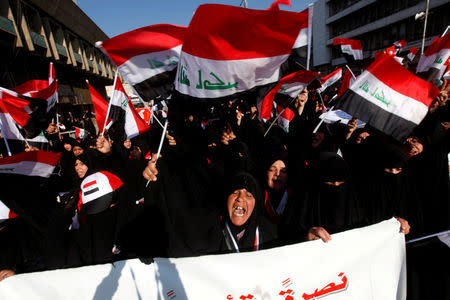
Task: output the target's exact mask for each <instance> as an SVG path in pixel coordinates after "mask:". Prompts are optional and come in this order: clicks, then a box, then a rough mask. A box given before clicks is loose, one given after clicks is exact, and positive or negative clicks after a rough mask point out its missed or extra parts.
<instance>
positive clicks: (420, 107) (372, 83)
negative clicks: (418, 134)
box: [350, 72, 428, 124]
mask: <svg viewBox="0 0 450 300" xmlns="http://www.w3.org/2000/svg"><path fill="white" fill-rule="evenodd" d="M364 87H368V90H367V91H364V90H363V88H364ZM350 89H351V90H352V91H353V92H355V93H356V94H358V95H360V96H361V97H362V98H364V99H365V100H367V101H369V102H371V103H373V104H375V105H376V106H378V107H380V108H381V109H383V110H385V111H387V112H390V113H393V114H395V115H397V116H399V117H401V118H403V119H405V120H409V121H411V122H413V123H415V124H419V123H420V122H421V121H422V120H423V118H425V115H426V114H427V113H428V107H427V106H426V105H425V104H423V103H422V102H419V101H417V100H415V99H413V98H410V97H408V96H406V95H403V94H400V93H399V92H397V91H395V90H393V89H392V88H391V87H389V86H388V85H386V84H384V83H383V82H382V81H381V80H379V79H378V78H376V77H375V76H373V75H372V74H371V73H370V72H365V73H363V74H361V75H359V76H358V78H357V79H356V81H355V82H354V83H353V84H352V85H351V86H350ZM379 99H383V101H381V100H379Z"/></svg>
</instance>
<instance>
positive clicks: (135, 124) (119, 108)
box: [109, 78, 150, 140]
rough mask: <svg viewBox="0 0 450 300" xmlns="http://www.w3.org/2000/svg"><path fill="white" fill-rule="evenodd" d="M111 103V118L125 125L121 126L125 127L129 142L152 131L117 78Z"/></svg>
mask: <svg viewBox="0 0 450 300" xmlns="http://www.w3.org/2000/svg"><path fill="white" fill-rule="evenodd" d="M110 101H111V108H110V114H109V118H110V119H111V120H113V121H114V122H118V123H120V124H123V125H121V126H123V129H124V131H125V136H126V139H127V140H129V139H131V138H133V137H135V136H138V135H139V134H141V133H144V132H146V131H148V130H149V129H150V126H149V125H148V124H147V123H145V121H144V120H143V119H142V118H141V117H140V116H139V114H138V113H137V111H136V109H135V108H134V106H133V103H132V102H131V100H130V98H129V97H128V95H127V94H126V93H125V90H124V88H123V85H122V82H121V81H120V79H119V78H117V81H116V85H115V87H114V91H113V94H112V97H111V100H110ZM116 128H117V127H116Z"/></svg>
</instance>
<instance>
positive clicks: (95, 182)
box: [78, 171, 123, 215]
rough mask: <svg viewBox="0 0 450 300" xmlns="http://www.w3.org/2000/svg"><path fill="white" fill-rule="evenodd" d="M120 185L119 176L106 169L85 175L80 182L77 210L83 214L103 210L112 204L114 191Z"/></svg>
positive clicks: (121, 183)
mask: <svg viewBox="0 0 450 300" xmlns="http://www.w3.org/2000/svg"><path fill="white" fill-rule="evenodd" d="M122 185H123V182H122V180H120V178H119V177H117V176H116V175H114V174H112V173H110V172H107V171H100V172H96V173H94V174H92V175H89V176H87V177H86V178H85V179H84V180H83V182H81V186H80V189H81V190H80V193H79V199H78V211H79V212H80V213H81V214H84V215H90V214H96V213H99V212H102V211H104V210H105V209H107V208H108V207H109V206H110V205H111V204H112V201H113V193H114V191H116V190H117V189H118V188H120V187H121V186H122Z"/></svg>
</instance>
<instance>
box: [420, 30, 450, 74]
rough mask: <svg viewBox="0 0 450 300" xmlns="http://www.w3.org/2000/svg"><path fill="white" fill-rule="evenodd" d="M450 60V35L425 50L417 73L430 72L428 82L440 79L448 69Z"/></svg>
mask: <svg viewBox="0 0 450 300" xmlns="http://www.w3.org/2000/svg"><path fill="white" fill-rule="evenodd" d="M449 58H450V34H446V35H444V36H443V37H441V38H439V39H437V40H435V41H434V42H433V43H432V44H431V45H430V46H428V48H427V49H426V50H425V52H424V53H423V55H422V56H421V57H420V60H419V64H418V65H417V71H416V72H417V73H423V72H428V74H427V75H426V76H425V78H426V80H428V81H430V82H431V81H434V80H435V79H440V78H441V77H442V74H444V72H445V69H446V63H447V61H448V59H449Z"/></svg>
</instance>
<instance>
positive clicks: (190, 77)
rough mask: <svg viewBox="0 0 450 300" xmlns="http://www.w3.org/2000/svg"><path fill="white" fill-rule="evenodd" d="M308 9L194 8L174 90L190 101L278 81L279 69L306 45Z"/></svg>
mask: <svg viewBox="0 0 450 300" xmlns="http://www.w3.org/2000/svg"><path fill="white" fill-rule="evenodd" d="M307 32H308V10H305V11H303V12H300V13H297V12H289V11H282V10H279V9H278V7H277V6H274V7H272V8H271V9H269V10H254V9H247V8H241V7H234V6H228V5H220V4H204V5H200V6H199V7H198V8H197V11H196V12H195V15H194V17H193V18H192V20H191V23H190V24H189V27H188V30H187V32H186V36H185V39H184V43H183V48H182V49H181V50H182V51H181V55H180V61H179V65H178V69H177V75H176V81H175V89H176V90H177V91H178V92H180V93H181V94H183V95H188V96H191V97H195V98H200V99H207V98H216V99H217V98H221V97H226V96H230V95H233V94H236V93H239V92H244V91H249V90H251V89H253V88H255V87H260V86H264V85H267V84H270V83H275V82H277V81H278V80H279V79H280V66H281V64H282V63H283V62H285V61H286V60H287V58H288V57H289V55H290V53H291V52H292V50H293V49H294V48H298V47H300V46H301V45H306V42H307V38H306V37H307Z"/></svg>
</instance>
